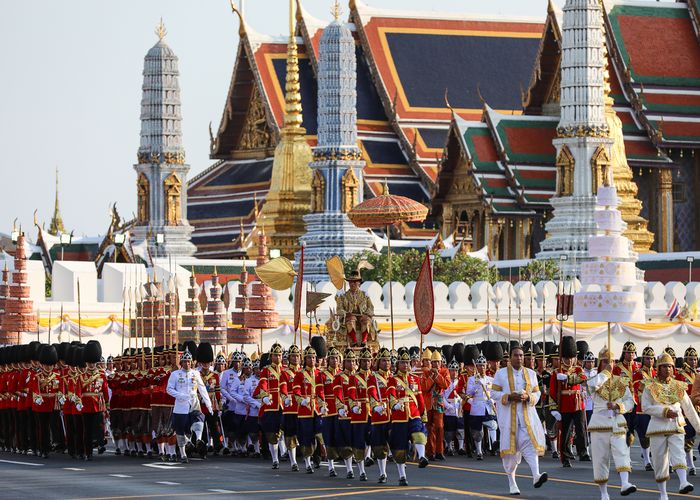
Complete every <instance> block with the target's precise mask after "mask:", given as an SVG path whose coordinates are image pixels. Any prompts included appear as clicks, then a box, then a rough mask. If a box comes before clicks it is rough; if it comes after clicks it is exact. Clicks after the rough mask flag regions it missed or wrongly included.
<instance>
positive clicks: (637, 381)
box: [632, 366, 656, 413]
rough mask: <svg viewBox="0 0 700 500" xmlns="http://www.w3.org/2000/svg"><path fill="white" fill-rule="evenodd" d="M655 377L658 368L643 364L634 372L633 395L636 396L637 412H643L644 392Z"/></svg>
mask: <svg viewBox="0 0 700 500" xmlns="http://www.w3.org/2000/svg"><path fill="white" fill-rule="evenodd" d="M655 378H656V370H655V369H654V368H645V367H644V366H642V367H641V368H640V369H639V370H637V371H636V372H634V376H633V378H632V389H633V390H632V396H633V397H634V402H635V406H636V408H637V413H643V410H642V394H643V393H644V388H645V387H646V385H647V384H649V383H650V382H651V381H652V380H653V379H655Z"/></svg>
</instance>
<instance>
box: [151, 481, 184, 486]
mask: <svg viewBox="0 0 700 500" xmlns="http://www.w3.org/2000/svg"><path fill="white" fill-rule="evenodd" d="M156 483H157V484H164V485H166V486H178V485H179V484H180V483H173V482H172V481H156Z"/></svg>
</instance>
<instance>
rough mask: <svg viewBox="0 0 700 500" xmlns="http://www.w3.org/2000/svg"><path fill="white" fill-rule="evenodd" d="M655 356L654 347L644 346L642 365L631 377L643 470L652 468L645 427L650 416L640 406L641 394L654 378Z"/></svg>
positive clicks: (647, 425)
mask: <svg viewBox="0 0 700 500" xmlns="http://www.w3.org/2000/svg"><path fill="white" fill-rule="evenodd" d="M655 357H656V356H655V355H654V349H652V348H651V347H650V346H646V347H645V348H644V350H643V351H642V366H641V368H639V370H637V371H636V372H634V377H633V378H632V388H633V391H632V395H633V396H634V400H635V409H634V411H636V413H637V415H636V416H635V418H634V419H635V422H634V424H635V429H636V431H637V437H639V446H641V447H642V459H643V460H644V470H647V471H651V470H654V468H653V467H652V465H651V460H650V458H649V438H648V437H647V428H648V427H649V420H650V419H651V417H650V416H649V415H647V414H646V413H644V409H643V408H642V394H644V388H645V387H646V385H647V384H648V383H650V382H651V381H653V380H654V378H656V370H655V369H654V359H655Z"/></svg>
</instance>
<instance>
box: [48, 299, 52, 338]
mask: <svg viewBox="0 0 700 500" xmlns="http://www.w3.org/2000/svg"><path fill="white" fill-rule="evenodd" d="M48 344H49V345H51V307H49V338H48Z"/></svg>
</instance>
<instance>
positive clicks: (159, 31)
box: [155, 17, 168, 41]
mask: <svg viewBox="0 0 700 500" xmlns="http://www.w3.org/2000/svg"><path fill="white" fill-rule="evenodd" d="M155 33H156V36H157V37H158V40H159V41H162V40H163V38H165V35H167V34H168V30H167V29H165V24H163V18H162V17H161V18H160V23H159V24H158V26H156V31H155Z"/></svg>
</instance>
